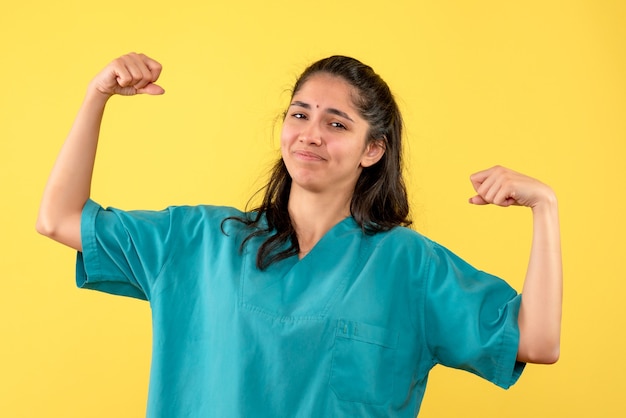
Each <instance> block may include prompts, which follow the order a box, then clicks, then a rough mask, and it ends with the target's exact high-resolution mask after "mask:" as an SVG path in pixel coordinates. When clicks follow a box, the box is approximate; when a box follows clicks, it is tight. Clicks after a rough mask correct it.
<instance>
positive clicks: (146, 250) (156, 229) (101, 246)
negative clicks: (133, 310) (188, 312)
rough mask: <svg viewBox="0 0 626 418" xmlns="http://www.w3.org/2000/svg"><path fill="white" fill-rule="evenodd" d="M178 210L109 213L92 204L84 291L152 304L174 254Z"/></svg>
mask: <svg viewBox="0 0 626 418" xmlns="http://www.w3.org/2000/svg"><path fill="white" fill-rule="evenodd" d="M171 212H172V210H171V209H166V210H163V211H128V212H126V211H121V210H118V209H106V210H105V209H103V208H102V207H101V206H100V205H98V204H97V203H95V202H93V201H91V200H88V201H87V203H86V204H85V207H84V208H83V212H82V218H81V239H82V247H83V251H82V252H79V253H78V255H77V260H76V282H77V285H78V286H79V287H82V288H86V289H94V290H99V291H103V292H107V293H112V294H116V295H122V296H130V297H134V298H138V299H144V300H149V299H150V290H151V288H152V286H153V284H154V281H155V280H156V277H157V276H158V274H159V272H160V271H161V269H162V268H163V266H164V264H165V263H166V262H167V260H168V257H170V256H171V253H172V248H171V247H172V236H173V234H172V223H173V222H172V213H171Z"/></svg>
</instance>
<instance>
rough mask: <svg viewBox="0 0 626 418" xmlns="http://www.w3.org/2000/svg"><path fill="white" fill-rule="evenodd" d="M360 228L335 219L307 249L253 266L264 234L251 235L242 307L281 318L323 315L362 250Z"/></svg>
mask: <svg viewBox="0 0 626 418" xmlns="http://www.w3.org/2000/svg"><path fill="white" fill-rule="evenodd" d="M363 235H364V234H363V232H362V230H361V228H360V227H359V226H358V224H357V223H356V221H355V220H354V218H352V217H347V218H345V219H343V220H342V221H340V222H338V223H337V224H335V225H334V226H333V227H332V228H331V229H330V230H329V231H328V232H327V233H326V234H324V236H323V237H322V238H321V239H320V240H319V241H318V242H317V243H316V244H315V246H314V247H313V248H312V249H311V251H309V253H308V254H307V255H306V256H305V257H303V258H302V259H299V258H298V256H297V255H294V256H292V257H289V258H287V259H284V260H281V261H279V262H276V263H274V264H272V265H270V266H269V267H268V268H267V269H266V270H263V271H261V270H259V269H257V267H256V255H257V251H258V248H259V245H260V244H261V243H262V241H263V239H262V238H256V239H255V240H251V242H250V243H249V245H247V246H246V251H245V253H244V257H243V260H242V261H243V263H244V265H243V268H242V277H241V293H240V302H241V304H242V305H243V307H245V308H247V309H250V310H254V311H258V312H262V313H265V314H267V315H270V316H272V317H279V318H281V319H282V320H298V319H307V320H315V319H322V318H323V317H324V315H325V314H326V312H327V311H328V309H329V308H330V307H331V306H332V305H333V302H334V300H335V298H336V295H337V294H338V292H340V290H341V289H343V288H344V286H345V284H346V280H347V279H348V278H349V277H350V276H351V274H352V272H353V270H354V267H355V265H356V264H357V261H358V259H359V255H360V254H361V253H362V248H361V247H362V245H363V243H364V240H363V239H362V238H363Z"/></svg>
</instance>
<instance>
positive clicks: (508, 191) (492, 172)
mask: <svg viewBox="0 0 626 418" xmlns="http://www.w3.org/2000/svg"><path fill="white" fill-rule="evenodd" d="M470 180H471V182H472V186H473V187H474V190H476V193H477V194H476V196H474V197H472V198H470V199H469V202H470V203H473V204H475V205H487V204H494V205H498V206H503V207H507V206H511V205H517V206H526V207H530V208H535V207H536V206H537V205H539V204H542V203H548V202H550V201H552V200H553V199H554V198H555V196H554V192H553V191H552V189H551V188H550V187H549V186H547V185H546V184H544V183H542V182H540V181H539V180H536V179H534V178H532V177H528V176H526V175H524V174H521V173H518V172H515V171H513V170H510V169H508V168H505V167H501V166H495V167H492V168H489V169H487V170H483V171H480V172H478V173H475V174H472V176H471V177H470Z"/></svg>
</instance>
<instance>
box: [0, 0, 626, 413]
mask: <svg viewBox="0 0 626 418" xmlns="http://www.w3.org/2000/svg"><path fill="white" fill-rule="evenodd" d="M624 4H625V3H624V2H622V1H620V0H615V1H606V0H599V1H598V0H587V1H575V0H571V1H565V0H563V1H545V0H531V1H525V2H519V1H516V2H507V1H501V0H493V1H484V0H478V1H460V0H459V1H451V0H448V1H434V0H433V1H418V2H415V1H395V2H394V1H388V2H380V1H371V0H365V1H364V0H350V1H337V0H318V1H311V2H292V1H274V2H260V1H253V0H241V1H235V2H230V1H228V2H227V1H223V2H219V4H217V2H211V1H201V0H196V1H184V0H181V1H178V2H172V1H163V0H158V1H157V0H155V1H145V0H136V1H131V2H128V1H119V0H111V1H108V2H89V1H76V0H56V1H42V0H33V1H28V0H25V1H22V2H11V3H9V4H4V5H3V6H2V10H1V11H0V60H1V61H0V179H1V186H2V194H1V196H2V205H1V207H0V214H1V216H0V231H1V232H0V234H1V237H2V238H1V240H0V246H1V247H0V272H1V273H0V274H1V276H0V338H1V344H0V415H2V416H6V417H138V416H143V414H144V406H145V401H146V394H147V382H148V372H149V363H150V335H151V334H150V322H149V320H150V313H149V308H148V305H147V303H143V302H140V301H136V300H131V299H125V298H115V297H111V296H108V295H103V294H99V293H97V292H87V291H81V290H78V289H75V287H74V278H73V277H74V276H73V274H74V253H73V252H72V251H71V250H68V249H67V248H64V247H62V246H60V245H57V244H55V243H53V242H51V241H49V240H46V239H45V238H43V237H40V236H38V235H37V234H36V232H35V230H34V223H35V218H36V213H37V207H38V203H39V198H40V195H41V192H42V189H43V187H44V184H45V181H46V178H47V174H48V172H49V170H50V168H51V166H52V163H53V161H54V157H55V155H56V153H57V151H58V149H59V147H60V145H61V143H62V141H63V139H64V137H65V135H66V133H67V131H68V129H69V127H70V124H71V122H72V120H73V117H74V115H75V112H76V110H77V108H78V106H79V104H80V102H81V100H82V97H83V94H84V91H85V87H86V85H87V83H88V81H89V80H90V79H91V77H92V76H93V75H94V74H95V73H96V72H97V71H99V70H100V69H101V68H102V67H103V66H104V65H106V64H107V62H108V61H109V60H110V59H112V58H114V57H116V56H118V55H121V54H123V53H125V52H128V51H141V52H145V53H148V54H150V55H152V56H154V57H155V58H157V59H159V60H160V61H161V62H162V63H163V65H164V72H163V76H162V79H161V82H162V85H163V86H164V87H165V88H166V90H167V93H166V95H165V96H163V97H156V98H155V97H137V98H132V99H125V98H118V97H116V98H114V99H113V100H112V101H111V103H110V105H109V108H108V112H107V114H106V119H105V123H104V126H103V135H102V141H101V145H100V150H99V156H98V162H97V165H96V174H95V178H94V185H93V197H94V198H95V199H96V200H98V201H99V202H100V203H102V204H104V205H114V206H118V207H122V208H127V209H134V208H146V209H160V208H162V207H164V206H166V205H169V204H180V203H185V204H195V203H214V204H226V205H234V206H238V207H243V206H244V205H245V203H246V201H247V199H248V197H249V196H250V195H251V194H252V192H253V191H254V190H256V188H257V187H258V186H260V185H261V184H262V175H263V174H264V173H265V172H266V170H267V169H268V167H269V165H270V163H271V162H272V160H273V158H274V156H275V155H276V153H275V151H276V144H277V132H279V128H280V126H279V124H277V123H275V120H276V117H277V116H278V115H279V114H280V112H281V111H282V109H283V108H284V106H285V105H286V100H287V98H288V93H287V90H288V89H289V88H290V86H291V84H292V83H293V81H294V80H295V77H296V75H297V74H298V73H299V72H300V71H301V70H302V69H303V68H304V67H305V66H306V65H307V64H309V63H310V62H312V61H313V60H316V59H318V58H321V57H324V56H327V55H329V54H335V53H339V54H346V55H352V56H355V57H357V58H359V59H361V60H363V61H364V62H366V63H368V64H370V65H372V66H373V67H374V68H375V69H376V70H377V71H378V72H379V73H380V74H381V75H382V76H383V78H385V79H386V81H387V82H388V83H389V84H390V85H391V87H392V89H393V90H394V91H395V93H396V95H397V98H398V100H399V102H400V104H401V107H402V110H403V112H404V116H405V119H406V127H407V135H406V140H407V158H406V160H407V164H408V168H407V175H408V182H409V185H410V194H411V200H412V203H413V206H412V209H413V218H414V220H415V226H416V229H418V230H420V231H421V232H423V233H425V234H426V235H428V236H430V237H431V238H433V239H435V240H437V241H439V242H441V243H443V244H444V245H446V246H448V247H449V248H451V249H452V250H454V251H455V252H457V253H459V254H460V255H461V256H463V257H464V258H466V259H467V260H468V261H470V262H471V263H473V264H474V265H476V266H478V267H480V268H482V269H485V270H488V271H490V272H493V273H495V274H498V275H501V276H503V277H505V278H507V280H509V281H510V282H511V283H512V285H513V286H515V287H516V288H518V289H521V285H522V280H523V275H524V271H525V264H526V258H527V253H528V247H529V239H530V213H529V211H528V210H525V209H521V208H512V209H500V208H493V207H473V206H470V205H469V204H467V198H468V197H469V196H470V195H471V194H472V191H471V188H470V183H469V181H468V176H469V174H470V173H472V172H474V171H477V170H479V169H482V168H486V167H488V166H491V165H494V164H503V165H506V166H510V167H512V168H514V169H516V170H519V171H523V172H526V173H528V174H531V175H533V176H536V177H538V178H540V179H542V180H544V181H545V182H547V183H549V184H550V185H552V186H553V187H554V189H556V191H557V193H558V196H559V198H560V205H561V215H562V231H563V255H564V262H565V279H566V293H565V309H564V314H565V316H564V321H563V341H562V357H561V360H560V362H559V363H558V364H557V365H554V366H532V365H531V366H529V367H528V368H527V370H526V372H525V374H524V375H523V376H522V378H521V380H520V382H519V383H518V384H517V385H516V386H514V387H513V388H512V389H511V390H509V391H503V390H500V389H498V388H496V387H495V386H493V385H491V384H490V383H487V382H483V381H482V380H480V379H478V378H476V377H474V376H473V375H470V374H468V373H463V372H459V371H454V370H446V369H443V368H436V369H435V371H434V372H433V373H432V375H431V381H430V385H429V388H428V390H427V393H426V398H425V401H424V403H423V408H422V414H421V415H420V416H421V417H431V418H432V417H461V416H462V417H481V418H483V417H529V416H531V417H592V416H593V417H623V416H626V406H625V404H624V402H623V396H624V389H625V385H624V383H623V376H624V375H625V374H626V356H625V354H624V353H625V352H626V344H625V340H626V339H625V337H624V335H623V334H624V331H625V330H626V319H625V318H626V315H625V313H624V308H623V305H624V303H623V298H624V294H625V291H626V284H625V278H624V268H623V266H622V264H621V262H622V261H623V260H624V258H625V251H624V250H625V249H626V245H624V238H625V236H626V221H625V220H624V219H625V215H624V213H625V209H626V197H625V193H624V191H625V190H624V189H625V187H624V180H626V168H625V167H626V163H625V157H626V6H625V5H624ZM260 177H261V178H260Z"/></svg>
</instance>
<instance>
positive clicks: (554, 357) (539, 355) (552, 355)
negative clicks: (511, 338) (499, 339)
mask: <svg viewBox="0 0 626 418" xmlns="http://www.w3.org/2000/svg"><path fill="white" fill-rule="evenodd" d="M560 356H561V346H560V344H559V343H552V344H545V345H541V346H535V347H523V346H521V345H520V347H519V350H518V353H517V360H518V361H521V362H524V363H534V364H554V363H556V362H557V361H559V358H560Z"/></svg>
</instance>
